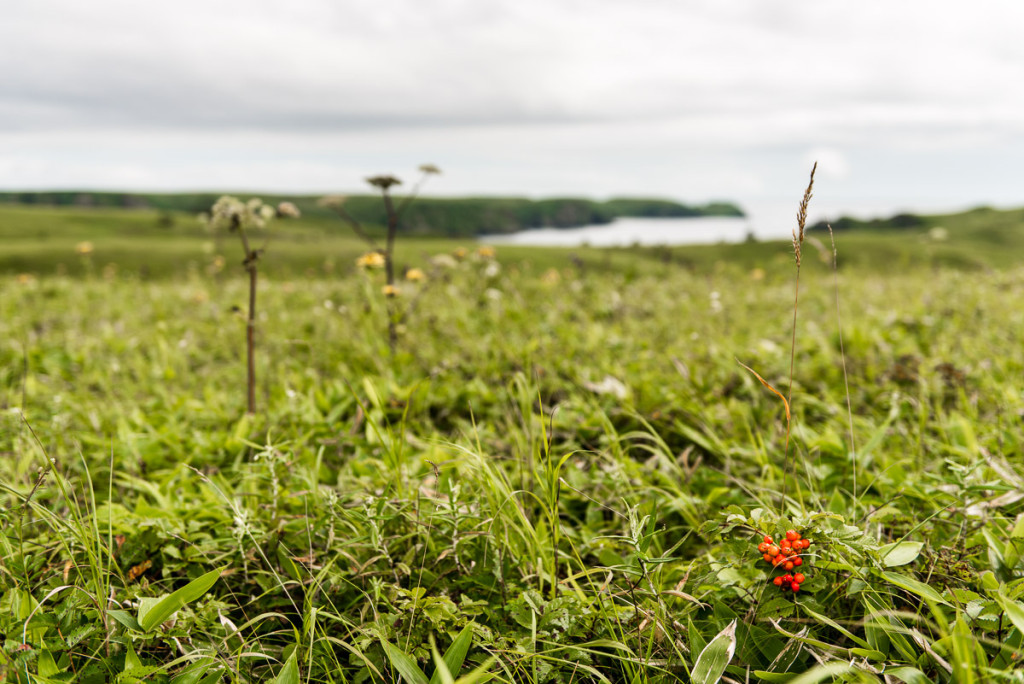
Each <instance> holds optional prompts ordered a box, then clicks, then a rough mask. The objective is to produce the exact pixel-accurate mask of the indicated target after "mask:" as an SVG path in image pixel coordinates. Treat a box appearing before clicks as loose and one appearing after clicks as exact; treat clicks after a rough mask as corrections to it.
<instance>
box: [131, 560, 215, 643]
mask: <svg viewBox="0 0 1024 684" xmlns="http://www.w3.org/2000/svg"><path fill="white" fill-rule="evenodd" d="M223 571H224V568H217V569H216V570H211V571H210V572H208V573H206V574H205V575H203V576H202V577H197V578H196V579H194V580H192V581H191V582H189V583H188V584H186V585H185V586H183V587H182V588H181V589H178V590H177V591H176V592H174V593H173V594H170V595H168V596H165V597H164V598H162V599H160V600H159V601H157V602H156V604H155V605H153V607H151V608H150V609H149V610H146V611H143V610H141V609H140V610H139V626H140V627H142V631H144V632H149V631H151V630H152V629H153V628H154V627H156V626H157V625H159V624H162V623H163V622H165V621H166V620H168V619H169V618H170V617H171V616H172V615H174V614H175V613H177V612H178V611H179V610H181V608H182V606H184V605H185V604H186V603H191V602H192V601H195V600H196V599H197V598H199V597H200V596H202V595H203V594H205V593H206V592H208V591H209V590H210V588H211V587H212V586H213V585H214V584H215V583H216V582H217V579H218V578H219V577H220V573H221V572H223Z"/></svg>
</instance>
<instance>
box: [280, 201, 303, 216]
mask: <svg viewBox="0 0 1024 684" xmlns="http://www.w3.org/2000/svg"><path fill="white" fill-rule="evenodd" d="M300 216H302V212H301V211H299V208H298V207H297V206H295V205H294V204H293V203H291V202H281V203H280V204H278V205H277V217H278V218H299V217H300Z"/></svg>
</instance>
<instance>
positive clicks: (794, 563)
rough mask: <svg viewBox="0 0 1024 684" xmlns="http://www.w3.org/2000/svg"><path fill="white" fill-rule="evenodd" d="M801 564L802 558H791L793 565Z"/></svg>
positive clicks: (802, 562)
mask: <svg viewBox="0 0 1024 684" xmlns="http://www.w3.org/2000/svg"><path fill="white" fill-rule="evenodd" d="M803 564H804V559H803V558H794V559H793V565H796V566H798V567H799V566H801V565H803Z"/></svg>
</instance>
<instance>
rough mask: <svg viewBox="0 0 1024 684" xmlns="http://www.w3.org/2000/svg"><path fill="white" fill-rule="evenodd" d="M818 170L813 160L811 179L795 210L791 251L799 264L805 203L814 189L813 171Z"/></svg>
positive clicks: (804, 221)
mask: <svg viewBox="0 0 1024 684" xmlns="http://www.w3.org/2000/svg"><path fill="white" fill-rule="evenodd" d="M817 170H818V162H814V166H812V167H811V180H810V182H809V183H808V184H807V189H806V190H804V197H803V199H802V200H800V208H799V209H797V212H796V224H797V230H794V231H793V253H794V255H795V256H796V264H797V266H799V265H800V257H801V254H800V247H801V245H803V243H804V226H806V225H807V205H808V204H810V202H811V197H812V196H813V193H812V192H811V191H812V190H813V189H814V172H815V171H817Z"/></svg>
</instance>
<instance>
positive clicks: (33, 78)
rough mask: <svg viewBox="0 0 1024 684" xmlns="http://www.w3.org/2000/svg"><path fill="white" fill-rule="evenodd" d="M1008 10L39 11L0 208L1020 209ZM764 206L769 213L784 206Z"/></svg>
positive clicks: (556, 1) (33, 5)
mask: <svg viewBox="0 0 1024 684" xmlns="http://www.w3.org/2000/svg"><path fill="white" fill-rule="evenodd" d="M1022 27H1024V3H1022V2H1014V1H1012V0H1000V1H991V0H974V1H973V2H971V3H962V2H954V1H952V0H889V1H887V2H873V3H850V2H847V1H842V2H841V1H838V0H813V1H804V2H799V1H797V0H785V1H783V0H703V1H687V0H630V1H626V0H334V1H332V0H289V1H288V2H269V1H267V0H245V1H244V2H242V1H237V2H236V1H230V2H228V1H220V0H204V1H202V2H200V1H198V0H177V1H176V2H173V3H171V2H159V3H158V2H138V0H90V2H81V0H33V1H32V2H9V3H5V7H4V17H3V20H2V21H0V45H2V46H3V49H2V50H0V188H3V189H67V188H75V189H118V190H151V191H152V190H167V191H178V190H198V189H209V190H234V191H242V190H245V191H253V192H255V191H264V192H267V191H279V192H302V193H319V192H353V191H358V190H360V188H361V187H362V179H363V178H365V177H366V176H368V175H372V174H376V173H393V174H395V175H398V176H399V177H401V178H406V179H408V181H410V182H411V181H412V180H414V177H415V175H416V173H415V170H416V168H417V167H418V166H419V165H420V164H422V163H433V164H436V165H438V166H439V167H441V168H442V169H443V171H444V173H443V174H442V175H441V176H440V177H438V178H436V179H431V182H430V185H429V186H428V189H427V191H426V194H433V195H447V196H460V195H470V194H482V195H517V196H530V197H545V196H566V195H573V196H587V197H594V198H598V199H600V198H607V197H611V196H621V195H627V196H657V197H666V198H670V199H675V200H679V201H684V202H704V201H709V200H717V199H724V200H731V201H735V202H737V203H738V204H740V205H741V206H743V207H745V208H747V209H748V210H750V211H752V212H753V213H754V214H761V215H766V214H767V213H768V212H774V211H782V210H783V208H784V209H785V215H786V216H787V220H788V217H789V216H791V215H792V213H793V210H795V205H796V203H797V202H798V201H799V199H800V196H801V194H802V192H803V188H804V187H805V185H806V181H807V174H808V173H809V171H810V168H811V164H812V163H813V162H814V161H817V162H818V164H819V169H818V175H817V183H816V193H815V199H814V200H813V201H812V205H811V206H812V212H811V215H812V218H814V217H815V215H826V216H834V215H838V214H839V213H849V214H855V215H879V214H885V213H892V212H894V211H897V210H911V211H939V210H952V209H960V208H968V207H972V206H978V205H982V204H987V205H995V206H1021V205H1024V178H1022V174H1021V171H1020V168H1021V161H1020V160H1022V159H1024V88H1022V87H1021V86H1020V84H1021V83H1024V41H1022V40H1021V39H1020V31H1021V28H1022ZM777 208H778V209H777Z"/></svg>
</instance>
